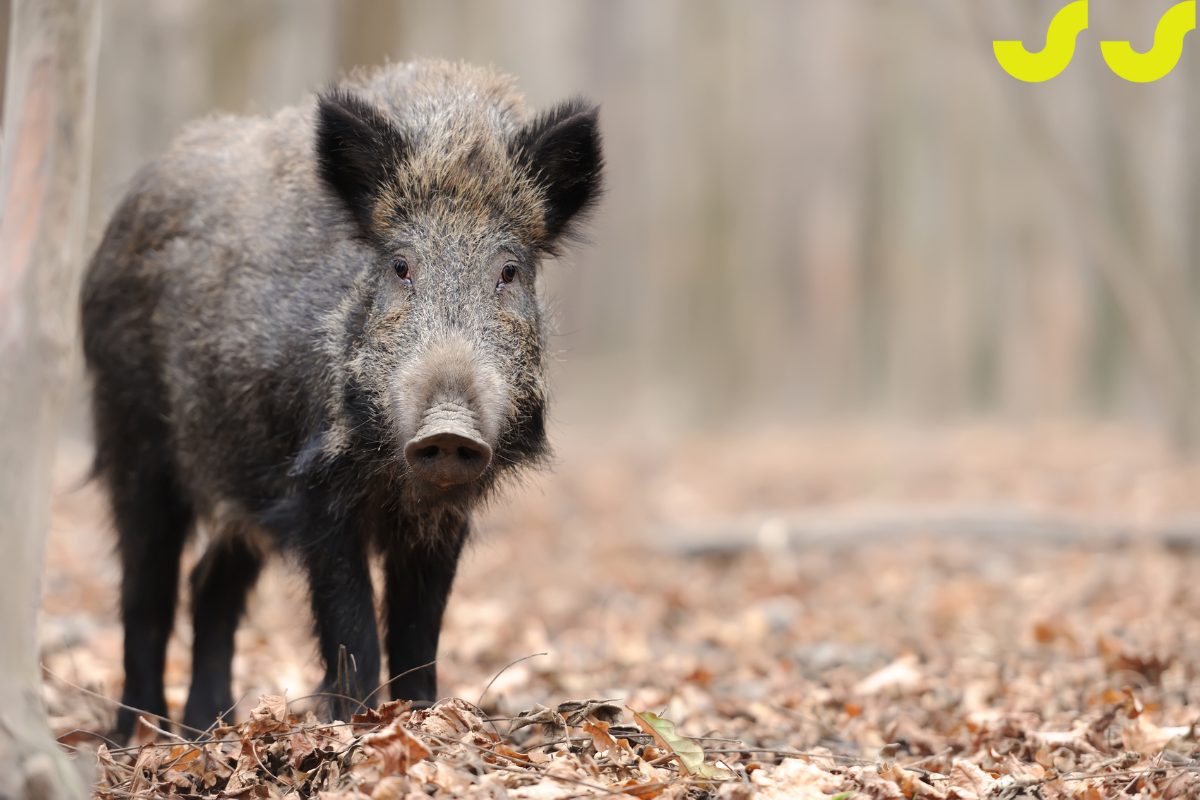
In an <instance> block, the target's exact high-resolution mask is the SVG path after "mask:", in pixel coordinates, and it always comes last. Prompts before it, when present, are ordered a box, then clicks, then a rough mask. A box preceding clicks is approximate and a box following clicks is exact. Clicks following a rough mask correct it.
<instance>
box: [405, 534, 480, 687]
mask: <svg viewBox="0 0 1200 800" xmlns="http://www.w3.org/2000/svg"><path fill="white" fill-rule="evenodd" d="M439 528H440V529H439V530H437V531H436V532H426V531H420V532H418V531H415V530H414V531H408V532H407V535H406V536H405V537H403V539H401V540H400V541H399V542H397V543H396V544H395V545H394V546H392V547H390V548H389V549H388V552H387V555H386V561H385V565H384V566H385V569H386V572H387V597H386V600H385V604H386V611H387V652H388V673H389V678H390V680H389V690H390V692H391V696H392V698H393V699H397V700H413V701H415V702H416V704H417V705H427V704H428V703H431V702H433V701H434V700H437V699H438V696H437V667H436V665H434V664H432V663H431V662H433V661H434V660H435V659H436V658H437V649H438V635H439V634H440V633H441V630H442V613H443V612H444V611H445V610H446V601H447V600H448V599H449V597H450V587H451V585H452V584H453V583H454V573H455V571H456V570H457V569H458V557H459V554H460V553H461V552H462V547H463V543H464V542H466V540H467V535H468V533H469V530H470V523H469V521H468V520H464V519H462V518H460V517H456V516H453V515H449V514H448V515H446V516H444V517H443V518H442V520H441V521H440V522H439ZM431 534H432V535H431ZM404 539H407V540H408V542H404ZM409 542H411V544H409Z"/></svg>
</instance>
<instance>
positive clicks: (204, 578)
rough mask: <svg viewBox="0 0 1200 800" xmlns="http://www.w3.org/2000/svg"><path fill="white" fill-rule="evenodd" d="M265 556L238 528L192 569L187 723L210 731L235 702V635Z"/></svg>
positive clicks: (185, 713) (185, 723)
mask: <svg viewBox="0 0 1200 800" xmlns="http://www.w3.org/2000/svg"><path fill="white" fill-rule="evenodd" d="M262 563H263V557H262V553H261V552H260V551H259V550H258V548H256V547H254V546H252V545H251V543H250V542H249V541H247V540H246V539H245V538H243V537H241V536H239V535H238V534H237V532H229V533H227V534H226V535H225V536H224V537H223V538H220V539H219V540H218V541H216V542H215V543H213V544H212V545H211V546H210V547H209V548H208V550H207V551H206V552H205V553H204V557H203V558H201V559H200V562H199V563H198V564H197V565H196V567H195V569H193V570H192V577H191V583H192V634H193V635H192V687H191V689H190V690H189V691H188V699H187V706H186V707H185V708H184V712H183V724H184V725H186V726H188V727H190V728H194V729H196V730H208V729H209V728H210V727H211V726H212V725H213V723H214V721H215V720H216V719H217V717H218V716H219V715H221V714H224V713H226V712H228V711H229V710H230V708H231V706H232V705H233V695H232V688H231V686H230V683H231V681H232V677H233V676H232V667H233V640H234V634H235V633H236V632H237V627H238V622H239V621H240V619H241V616H242V614H243V613H244V612H245V610H246V595H247V594H248V593H249V592H250V589H251V588H253V586H254V583H255V581H257V580H258V573H259V571H260V570H261V569H262Z"/></svg>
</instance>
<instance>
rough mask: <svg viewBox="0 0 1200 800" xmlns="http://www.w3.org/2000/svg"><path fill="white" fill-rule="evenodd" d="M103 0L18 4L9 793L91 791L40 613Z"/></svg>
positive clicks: (7, 426)
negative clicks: (66, 726)
mask: <svg viewBox="0 0 1200 800" xmlns="http://www.w3.org/2000/svg"><path fill="white" fill-rule="evenodd" d="M97 6H98V4H97V3H96V2H95V0H17V1H16V2H14V3H13V4H12V24H11V25H10V27H9V31H10V40H9V49H8V69H7V74H6V87H5V96H4V123H5V126H4V127H5V130H4V146H3V151H2V156H0V798H53V797H61V798H72V797H80V796H82V795H83V794H84V792H85V787H84V784H83V781H82V779H81V777H80V775H79V773H78V772H77V770H76V769H75V768H74V767H73V766H72V765H71V764H70V763H69V762H68V761H67V759H66V758H65V756H64V754H63V752H62V750H61V749H60V748H59V747H58V745H57V744H56V743H55V742H54V740H53V739H52V738H51V736H50V733H49V731H48V729H47V727H46V723H45V719H44V716H43V712H42V703H41V674H40V670H39V668H38V657H37V611H38V606H39V600H40V578H41V573H42V561H43V557H44V550H45V535H46V525H47V521H48V516H49V506H50V477H51V470H52V468H53V462H54V450H55V443H56V441H57V437H58V425H59V417H60V415H61V411H62V406H63V400H64V396H65V393H66V387H67V380H68V376H69V375H70V373H71V368H72V365H73V360H74V358H75V357H76V356H75V353H76V345H75V342H76V338H77V330H76V329H77V318H78V310H77V309H78V300H77V295H78V282H79V275H80V274H81V262H82V254H81V250H82V243H83V232H84V217H85V214H86V208H87V183H88V176H89V162H90V158H91V122H92V110H93V98H94V96H95V85H96V57H97V49H98V43H99V37H98V33H99V24H98V22H99V17H98V14H97V11H98V8H97Z"/></svg>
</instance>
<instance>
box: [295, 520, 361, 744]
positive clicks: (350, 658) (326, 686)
mask: <svg viewBox="0 0 1200 800" xmlns="http://www.w3.org/2000/svg"><path fill="white" fill-rule="evenodd" d="M316 536H317V537H319V541H317V542H316V543H315V544H313V545H309V546H307V547H306V552H305V555H304V565H305V568H306V569H307V571H308V581H309V591H310V592H311V594H312V609H313V621H314V622H315V623H316V630H317V639H318V643H319V646H320V650H321V658H322V659H323V660H324V662H325V680H324V681H322V683H321V688H320V691H321V692H324V693H327V694H328V696H327V697H326V699H327V700H328V702H327V703H324V704H323V705H324V708H325V716H332V717H333V718H336V719H341V720H346V721H348V720H349V719H350V715H351V714H353V713H354V712H355V711H358V710H360V703H359V702H358V701H361V700H363V699H364V698H366V697H368V695H371V694H372V693H373V692H374V691H375V690H376V689H377V688H378V687H379V630H378V627H377V624H376V622H375V592H374V590H373V589H372V587H371V570H370V566H369V564H368V561H367V555H366V552H365V550H364V549H363V546H362V543H361V542H360V541H359V540H358V539H357V538H356V537H355V536H354V535H353V534H352V533H351V532H350V531H348V530H347V529H346V526H345V525H336V524H335V525H333V526H331V527H330V528H329V529H328V530H327V531H325V532H323V533H320V534H317V535H316ZM376 703H378V697H372V698H371V700H370V704H371V705H374V704H376Z"/></svg>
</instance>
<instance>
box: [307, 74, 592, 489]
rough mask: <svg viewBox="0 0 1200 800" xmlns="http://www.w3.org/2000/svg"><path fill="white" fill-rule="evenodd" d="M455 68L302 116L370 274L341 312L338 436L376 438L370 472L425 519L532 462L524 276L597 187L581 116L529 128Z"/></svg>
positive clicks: (535, 415) (531, 319)
mask: <svg viewBox="0 0 1200 800" xmlns="http://www.w3.org/2000/svg"><path fill="white" fill-rule="evenodd" d="M466 70H467V68H455V67H446V66H443V67H442V68H441V69H440V70H433V71H432V72H429V73H427V74H416V75H411V74H410V75H408V76H406V81H405V82H404V83H402V84H396V85H393V86H390V87H389V86H384V87H382V88H381V87H378V86H368V87H364V89H365V91H363V92H356V91H355V90H354V89H336V90H332V91H330V92H327V93H325V94H324V95H322V96H321V97H320V98H319V100H318V104H317V111H316V142H315V147H316V155H317V163H318V168H319V174H320V176H321V178H322V179H323V180H324V182H325V183H326V184H327V185H328V186H329V187H330V188H331V189H332V190H333V191H332V193H331V196H332V197H334V198H336V201H340V202H341V203H343V204H344V206H345V208H346V210H347V211H348V212H349V214H350V215H351V216H352V217H353V219H354V221H355V223H356V224H357V228H358V232H359V233H360V234H361V235H360V237H359V239H360V241H361V242H363V243H365V246H366V247H367V248H368V250H369V252H370V253H371V259H372V260H373V261H374V263H373V264H372V265H371V267H370V268H369V269H368V274H366V275H364V276H363V278H362V279H361V280H360V281H359V285H357V286H356V287H354V288H353V290H352V292H351V295H352V296H351V298H350V299H349V300H348V301H347V302H348V307H347V311H346V314H345V316H344V320H345V327H346V328H348V329H349V330H348V331H345V332H343V334H342V347H344V349H343V350H342V354H341V359H342V361H343V362H344V363H345V375H344V383H345V408H346V409H347V412H346V413H347V414H348V417H349V418H348V419H347V421H346V424H345V425H344V428H345V430H344V431H343V435H342V437H341V438H343V439H345V437H346V436H349V435H351V434H353V435H362V434H363V433H365V432H368V431H375V433H374V434H373V435H371V434H368V436H367V438H368V439H371V438H374V439H375V441H374V442H373V446H374V448H375V450H376V451H377V452H376V453H375V454H373V455H372V457H373V458H375V459H377V461H378V464H379V466H380V469H381V471H385V472H387V473H388V474H389V475H391V476H392V478H393V479H394V482H395V484H396V490H397V491H399V492H400V493H401V494H402V495H403V496H405V497H408V498H409V499H410V500H414V501H417V502H418V503H424V504H425V505H426V507H437V506H439V505H442V504H445V503H458V502H461V501H462V500H464V499H466V500H469V499H471V498H477V497H481V496H483V495H484V494H485V493H486V492H487V491H488V490H489V489H490V488H491V487H492V486H493V485H494V483H495V480H496V478H497V477H498V476H499V475H501V474H503V473H504V472H505V471H506V470H510V469H513V468H516V467H519V466H521V465H523V464H528V463H531V462H535V461H536V460H538V459H539V458H541V457H543V456H544V455H545V453H546V449H547V445H546V435H545V423H544V417H545V413H546V402H547V392H546V375H545V370H546V365H547V347H546V331H545V329H544V318H545V316H546V315H545V312H544V310H543V307H542V304H541V302H540V301H539V298H538V296H537V292H536V285H535V284H536V279H537V275H538V270H539V264H540V262H541V260H542V259H543V258H544V257H546V256H548V255H553V254H555V253H556V252H557V247H558V246H559V245H560V243H562V242H563V241H564V239H566V238H567V237H569V236H570V234H571V233H572V230H573V227H572V226H573V223H575V222H577V221H578V219H579V218H580V216H581V212H584V211H586V210H587V209H588V208H589V207H590V206H591V205H593V204H594V202H595V201H596V198H597V196H598V193H599V190H600V172H601V153H600V137H599V131H598V126H597V111H596V108H595V107H594V106H591V105H589V104H586V103H584V102H582V101H578V100H576V101H570V102H565V103H562V104H561V105H558V106H556V107H554V108H553V109H551V110H549V111H547V112H545V113H543V114H541V115H537V116H529V115H527V114H526V113H525V112H524V109H523V105H522V103H521V100H520V97H519V95H516V94H515V93H513V92H512V90H511V88H510V87H509V84H508V83H507V81H506V80H503V79H497V78H496V77H494V76H492V75H491V74H490V73H483V76H482V77H481V76H480V75H478V74H473V73H471V72H468V71H466ZM480 72H482V71H480ZM356 432H357V433H356ZM327 444H328V443H327ZM343 445H346V442H343ZM368 449H369V448H368Z"/></svg>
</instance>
